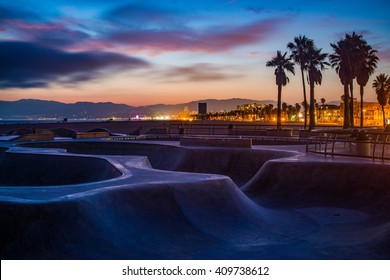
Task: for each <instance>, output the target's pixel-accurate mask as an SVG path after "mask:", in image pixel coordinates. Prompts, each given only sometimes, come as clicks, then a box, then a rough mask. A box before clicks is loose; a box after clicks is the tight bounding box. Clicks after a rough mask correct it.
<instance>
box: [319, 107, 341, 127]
mask: <svg viewBox="0 0 390 280" xmlns="http://www.w3.org/2000/svg"><path fill="white" fill-rule="evenodd" d="M316 116H317V120H316V121H317V123H332V124H341V123H342V121H341V119H342V117H341V112H340V106H338V105H326V104H324V105H319V106H318V108H316Z"/></svg>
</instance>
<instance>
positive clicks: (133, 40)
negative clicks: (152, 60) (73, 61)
mask: <svg viewBox="0 0 390 280" xmlns="http://www.w3.org/2000/svg"><path fill="white" fill-rule="evenodd" d="M283 22H285V20H284V19H268V20H262V21H257V22H255V23H253V24H249V25H245V26H239V27H233V28H228V27H219V28H218V29H215V28H214V29H208V30H206V31H204V32H196V31H194V30H190V29H180V30H172V29H171V30H159V29H154V30H129V31H124V32H120V33H115V34H112V35H110V36H109V38H108V40H112V41H113V42H116V43H118V44H123V45H126V46H127V47H128V48H130V49H134V50H137V51H141V50H143V51H149V52H152V53H163V52H179V51H186V52H210V53H217V52H224V51H228V50H231V49H234V48H236V47H239V46H243V45H249V44H253V43H257V42H261V41H264V40H266V39H267V38H268V36H269V35H270V34H273V33H274V32H275V30H276V29H278V28H279V27H280V25H281V24H282V23H283ZM222 28H224V29H222Z"/></svg>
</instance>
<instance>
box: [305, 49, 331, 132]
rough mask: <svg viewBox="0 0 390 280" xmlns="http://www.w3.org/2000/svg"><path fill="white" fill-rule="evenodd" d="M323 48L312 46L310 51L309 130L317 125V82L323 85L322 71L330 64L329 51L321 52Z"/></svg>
mask: <svg viewBox="0 0 390 280" xmlns="http://www.w3.org/2000/svg"><path fill="white" fill-rule="evenodd" d="M321 51H322V49H316V48H314V47H313V48H310V50H309V53H308V57H309V59H308V78H309V79H308V80H309V85H310V109H309V112H310V124H309V130H312V129H314V127H315V103H316V101H315V98H314V97H315V96H314V87H315V85H316V84H318V85H321V83H322V73H321V71H323V70H325V69H326V67H325V66H329V65H330V64H329V63H328V62H327V61H325V59H326V58H327V57H328V54H327V53H321Z"/></svg>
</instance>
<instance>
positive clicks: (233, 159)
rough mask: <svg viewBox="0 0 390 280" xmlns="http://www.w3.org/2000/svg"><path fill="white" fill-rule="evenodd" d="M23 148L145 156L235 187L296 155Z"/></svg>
mask: <svg viewBox="0 0 390 280" xmlns="http://www.w3.org/2000/svg"><path fill="white" fill-rule="evenodd" d="M27 146H29V147H41V148H63V149H66V150H67V151H68V152H69V153H77V154H95V155H136V156H146V157H147V158H148V160H149V162H150V163H151V165H152V167H153V168H155V169H161V170H169V171H179V172H195V173H209V174H221V175H226V176H229V177H230V178H231V179H232V180H233V181H234V182H235V183H236V184H237V185H238V186H242V185H244V184H245V183H247V182H248V181H249V180H250V179H251V178H252V177H253V176H254V175H255V174H256V173H257V172H258V170H259V169H260V168H261V166H262V165H263V164H264V163H266V162H267V161H269V160H272V159H278V158H285V157H294V156H297V155H299V153H297V152H293V151H278V150H255V149H239V148H236V149H229V148H199V147H197V148H194V149H193V148H183V147H177V146H169V145H160V144H150V143H130V142H115V141H110V142H107V141H96V142H93V141H85V142H70V141H68V142H45V143H29V144H27Z"/></svg>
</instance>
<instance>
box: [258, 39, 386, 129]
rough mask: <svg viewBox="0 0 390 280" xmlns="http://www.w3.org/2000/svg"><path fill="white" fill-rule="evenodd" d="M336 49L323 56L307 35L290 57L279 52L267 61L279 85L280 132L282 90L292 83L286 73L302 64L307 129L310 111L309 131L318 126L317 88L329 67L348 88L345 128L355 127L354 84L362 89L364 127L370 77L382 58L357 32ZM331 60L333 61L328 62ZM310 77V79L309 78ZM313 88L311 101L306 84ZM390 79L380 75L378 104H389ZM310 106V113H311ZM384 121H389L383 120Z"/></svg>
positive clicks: (293, 46) (292, 44)
mask: <svg viewBox="0 0 390 280" xmlns="http://www.w3.org/2000/svg"><path fill="white" fill-rule="evenodd" d="M330 46H331V47H332V48H333V53H332V54H327V53H322V49H320V48H317V47H316V46H315V44H314V41H313V40H312V39H309V38H307V37H306V36H301V35H300V36H298V37H295V38H294V40H293V42H290V43H288V44H287V48H288V49H289V51H290V52H291V54H290V55H287V52H285V53H284V54H282V53H281V51H277V52H276V56H275V57H273V58H272V59H271V60H269V61H267V63H266V66H267V67H274V68H275V72H274V74H275V78H276V85H277V86H278V103H277V106H278V108H277V110H278V113H277V129H281V112H282V108H281V96H282V87H283V86H286V85H287V83H288V82H289V78H288V77H287V74H286V72H290V73H292V74H293V75H294V74H295V71H294V63H295V64H297V65H299V68H300V72H301V78H302V86H303V103H302V104H303V109H304V127H305V129H306V128H307V119H308V111H309V120H310V123H309V130H312V129H313V128H314V127H315V104H316V102H315V93H314V89H315V85H321V82H322V71H324V70H326V69H327V68H326V66H331V67H332V68H334V69H335V70H336V73H337V74H338V76H339V78H340V82H341V84H342V85H343V86H344V95H343V100H344V128H350V127H353V125H354V123H353V116H354V112H353V81H354V80H355V79H356V82H357V83H358V85H359V86H360V102H361V103H360V106H361V114H360V125H361V126H363V118H364V116H363V95H364V87H365V86H366V84H367V82H368V80H369V77H370V76H371V75H372V74H373V73H374V70H375V68H376V67H377V63H378V61H379V58H378V57H377V55H376V54H377V51H376V50H374V49H373V48H372V47H371V46H370V45H369V44H368V43H367V42H366V40H364V39H363V36H362V35H357V34H356V33H355V32H353V33H352V34H346V35H345V37H344V38H342V39H340V40H339V41H337V42H336V43H334V44H330ZM327 59H329V62H328V61H326V60H327ZM305 77H306V79H305ZM305 80H306V81H307V83H308V85H309V89H310V91H309V96H310V98H309V102H308V101H307V96H306V81H305ZM389 85H390V78H389V77H388V76H387V75H385V74H380V75H379V76H377V77H376V80H375V81H374V83H373V87H374V88H375V89H376V93H377V98H378V102H379V103H380V104H381V105H382V111H383V113H384V106H385V105H386V104H387V102H388V101H389V95H390V93H389V91H390V86H389ZM308 107H309V110H308ZM383 119H384V121H385V118H384V117H383Z"/></svg>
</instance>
